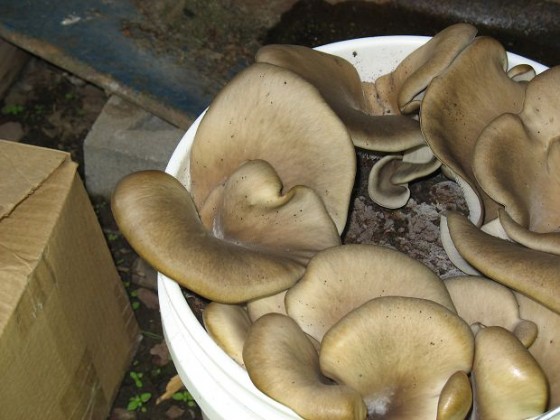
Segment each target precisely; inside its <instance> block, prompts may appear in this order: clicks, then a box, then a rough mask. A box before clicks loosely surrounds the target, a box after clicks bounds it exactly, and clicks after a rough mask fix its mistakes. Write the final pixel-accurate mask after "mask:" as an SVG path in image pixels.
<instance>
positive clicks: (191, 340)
mask: <svg viewBox="0 0 560 420" xmlns="http://www.w3.org/2000/svg"><path fill="white" fill-rule="evenodd" d="M428 39H429V38H427V37H419V36H384V37H373V38H361V39H356V40H349V41H343V42H337V43H333V44H329V45H325V46H322V47H319V48H317V49H318V50H321V51H325V52H328V53H331V54H336V55H338V56H340V57H343V58H344V59H346V60H348V61H349V62H351V63H352V64H353V65H354V66H355V67H356V69H357V70H358V73H359V74H360V77H361V78H362V80H365V81H373V80H375V79H376V78H377V77H379V76H380V75H382V74H385V73H388V72H390V71H392V70H393V69H394V68H395V67H396V66H397V65H398V64H399V62H400V61H401V60H402V59H403V58H405V57H406V56H407V55H408V54H409V53H410V52H412V51H413V50H414V49H416V48H418V47H419V46H420V45H422V44H423V43H425V42H426V41H427V40H428ZM509 60H510V65H512V66H513V65H517V64H520V63H528V64H530V65H532V66H533V67H534V68H535V70H536V71H537V73H539V72H541V71H543V70H545V69H546V67H545V66H543V65H541V64H539V63H536V62H534V61H531V60H528V59H525V58H523V57H521V56H518V55H515V54H509ZM201 118H202V115H201V116H200V117H199V118H198V119H197V120H196V121H195V123H194V124H193V125H192V126H191V127H190V128H189V130H188V131H187V132H186V133H185V135H184V136H183V138H182V139H181V141H180V143H179V144H178V146H177V148H176V150H175V151H174V153H173V155H172V157H171V160H170V161H169V164H168V165H167V168H166V172H168V173H170V174H172V175H174V176H175V177H177V178H178V179H179V180H180V181H181V182H182V183H183V184H184V185H185V186H186V187H187V188H188V187H189V186H190V175H189V159H188V154H189V150H190V146H191V144H192V141H193V138H194V134H195V132H196V129H197V127H198V124H199V122H200V119H201ZM158 284H159V286H158V287H159V301H160V308H161V319H162V323H163V329H164V333H165V339H166V342H167V345H168V347H169V350H170V353H171V357H172V358H173V362H174V363H175V366H176V368H177V372H178V373H179V376H180V377H181V380H182V381H183V383H184V384H185V385H186V387H187V389H188V390H189V392H190V393H191V394H192V396H193V398H194V399H195V400H196V402H197V403H198V405H199V406H200V408H201V409H202V411H203V413H204V415H205V417H206V418H208V419H212V420H218V419H263V420H274V419H297V418H299V417H298V416H297V415H296V414H295V413H294V412H293V411H292V410H290V409H289V408H287V407H285V406H283V405H281V404H279V403H277V402H276V401H274V400H272V399H271V398H269V397H267V396H266V395H264V394H263V393H262V392H260V391H259V390H258V389H257V388H256V387H255V386H254V385H253V383H252V382H251V380H250V379H249V376H248V374H247V372H246V371H245V370H244V369H243V368H242V367H240V366H239V365H238V364H237V363H236V362H234V361H233V360H232V359H231V358H230V357H229V356H228V355H227V354H226V353H224V352H223V351H222V349H221V348H220V347H218V346H217V345H216V343H215V342H214V341H213V340H212V338H210V336H209V335H208V334H207V333H206V331H205V330H204V328H203V326H202V325H201V324H200V322H199V321H198V319H197V318H196V317H195V315H194V314H193V312H192V311H191V309H190V307H189V305H188V303H187V301H186V300H185V298H184V296H183V293H182V291H181V289H180V287H179V285H178V284H177V283H176V282H175V281H173V280H171V279H169V278H167V277H166V276H164V275H162V274H161V273H160V274H159V280H158Z"/></svg>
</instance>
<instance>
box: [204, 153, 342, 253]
mask: <svg viewBox="0 0 560 420" xmlns="http://www.w3.org/2000/svg"><path fill="white" fill-rule="evenodd" d="M200 215H201V218H202V220H203V222H204V224H205V226H206V227H207V229H209V230H210V231H211V232H212V234H213V235H214V236H215V237H217V238H220V239H224V240H225V241H227V242H231V243H238V244H243V246H247V247H255V246H256V247H258V248H260V249H261V250H265V251H267V252H270V253H273V254H277V255H284V256H286V257H287V258H290V259H292V260H295V261H299V262H301V263H302V264H306V263H307V261H308V260H309V258H311V257H312V256H313V255H314V254H315V253H316V252H317V251H318V250H320V249H323V248H327V247H330V246H335V245H339V244H340V236H339V234H338V230H337V228H336V226H335V224H334V223H333V221H332V219H331V217H330V215H329V214H328V212H327V210H326V208H325V205H324V203H323V201H322V200H321V198H320V197H319V195H318V194H317V193H316V192H315V191H314V190H312V189H311V188H308V187H306V186H303V185H296V186H294V187H292V188H291V189H290V190H286V189H285V188H283V185H282V181H281V179H280V178H279V176H278V175H277V173H276V171H275V170H274V168H272V166H270V165H269V164H268V163H267V162H265V161H263V160H252V161H248V162H245V163H243V164H241V165H240V166H239V168H238V169H237V170H236V171H235V172H234V173H233V174H232V175H231V176H230V177H229V178H228V179H227V180H226V181H225V183H224V184H222V185H219V186H218V187H216V188H215V189H214V190H213V191H212V192H211V193H210V195H209V196H208V198H207V199H206V201H205V203H204V205H203V206H202V209H201V210H200Z"/></svg>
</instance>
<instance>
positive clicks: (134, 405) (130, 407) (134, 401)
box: [126, 397, 141, 411]
mask: <svg viewBox="0 0 560 420" xmlns="http://www.w3.org/2000/svg"><path fill="white" fill-rule="evenodd" d="M139 404H141V402H140V401H139V400H137V399H135V398H134V397H132V398H131V399H130V401H129V402H128V405H127V406H126V409H127V410H128V411H134V410H136V409H137V408H138V407H139Z"/></svg>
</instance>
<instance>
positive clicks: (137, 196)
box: [111, 171, 304, 303]
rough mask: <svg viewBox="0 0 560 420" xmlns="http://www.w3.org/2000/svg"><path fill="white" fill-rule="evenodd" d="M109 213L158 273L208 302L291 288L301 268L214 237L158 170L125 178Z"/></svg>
mask: <svg viewBox="0 0 560 420" xmlns="http://www.w3.org/2000/svg"><path fill="white" fill-rule="evenodd" d="M111 208H112V210H113V214H114V216H115V220H116V222H117V224H118V226H119V229H120V230H121V232H122V233H123V235H124V236H125V238H127V240H128V241H129V243H130V245H131V246H132V247H133V248H134V249H135V250H136V252H138V254H139V255H140V256H141V257H142V258H144V259H145V260H146V261H147V262H149V263H150V264H151V265H152V266H153V267H154V268H155V269H156V270H158V271H159V272H161V273H163V274H165V275H166V276H168V277H170V278H172V279H174V280H175V281H177V282H178V283H179V284H181V285H182V286H184V287H186V288H188V289H190V290H192V291H193V292H195V293H198V294H200V295H202V296H204V297H206V298H207V299H210V300H214V301H218V302H222V303H240V302H245V301H247V300H250V299H254V298H257V297H261V296H266V295H271V294H274V293H278V292H280V291H282V290H286V289H287V288H289V287H290V286H292V285H293V284H294V283H295V282H296V281H297V280H298V279H299V278H300V277H301V276H302V275H303V272H304V266H303V265H302V264H300V263H298V262H296V261H293V260H291V259H289V258H286V257H282V256H279V255H273V254H266V253H264V252H263V251H262V250H259V249H250V248H248V247H244V246H239V245H237V244H234V243H231V242H226V241H223V240H221V239H218V238H216V237H214V236H212V235H211V234H210V233H209V232H208V231H207V230H206V229H205V228H204V226H203V225H202V223H201V221H200V219H199V217H198V214H197V211H196V208H195V206H194V203H193V201H192V199H191V196H190V195H189V193H188V191H187V190H186V189H185V187H184V186H183V185H182V184H181V183H180V182H179V181H178V180H177V179H176V178H174V177H173V176H171V175H168V174H166V173H165V172H161V171H141V172H135V173H132V174H130V175H128V176H126V177H125V178H123V179H122V180H121V181H120V182H119V183H118V185H117V187H116V188H115V191H114V193H113V197H112V200H111Z"/></svg>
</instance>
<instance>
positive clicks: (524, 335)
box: [444, 276, 538, 347]
mask: <svg viewBox="0 0 560 420" xmlns="http://www.w3.org/2000/svg"><path fill="white" fill-rule="evenodd" d="M444 283H445V286H446V287H447V290H448V291H449V294H450V295H451V299H452V300H453V304H454V305H455V308H456V309H457V314H458V315H459V316H460V317H461V318H463V319H464V320H465V321H466V322H467V324H469V325H472V324H475V323H480V324H482V325H485V326H487V327H490V326H499V327H503V328H505V329H507V330H508V331H511V332H513V333H514V335H515V336H516V337H517V338H518V339H519V340H520V341H521V342H522V343H523V344H524V345H525V347H529V346H530V345H531V344H532V343H533V342H534V341H535V338H536V337H537V334H538V326H537V325H536V324H535V323H534V322H532V321H528V320H524V319H521V317H520V316H519V303H518V302H517V299H516V297H515V294H514V293H513V292H512V291H511V289H509V288H507V287H505V286H503V285H501V284H499V283H496V282H495V281H492V280H490V279H487V278H485V277H478V276H458V277H452V278H448V279H445V280H444Z"/></svg>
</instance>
